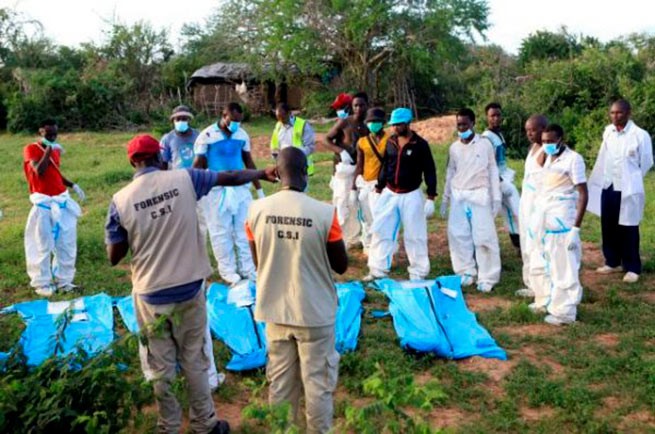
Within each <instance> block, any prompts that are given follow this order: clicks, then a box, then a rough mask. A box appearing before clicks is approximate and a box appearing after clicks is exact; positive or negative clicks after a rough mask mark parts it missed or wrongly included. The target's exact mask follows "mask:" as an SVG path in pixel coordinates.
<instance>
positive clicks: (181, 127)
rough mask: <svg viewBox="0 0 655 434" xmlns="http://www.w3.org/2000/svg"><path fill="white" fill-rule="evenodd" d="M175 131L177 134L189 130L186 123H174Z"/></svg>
mask: <svg viewBox="0 0 655 434" xmlns="http://www.w3.org/2000/svg"><path fill="white" fill-rule="evenodd" d="M174 124H175V131H177V132H178V133H186V131H187V130H188V129H189V122H187V121H175V122H174Z"/></svg>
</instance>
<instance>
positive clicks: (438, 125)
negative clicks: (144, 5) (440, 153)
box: [412, 115, 456, 144]
mask: <svg viewBox="0 0 655 434" xmlns="http://www.w3.org/2000/svg"><path fill="white" fill-rule="evenodd" d="M412 129H413V130H414V131H416V132H417V133H418V135H419V136H421V137H423V138H424V139H425V140H427V141H428V143H435V144H443V143H445V144H450V143H452V142H453V141H454V140H455V130H456V126H455V115H448V116H437V117H433V118H428V119H425V120H422V121H418V122H413V123H412Z"/></svg>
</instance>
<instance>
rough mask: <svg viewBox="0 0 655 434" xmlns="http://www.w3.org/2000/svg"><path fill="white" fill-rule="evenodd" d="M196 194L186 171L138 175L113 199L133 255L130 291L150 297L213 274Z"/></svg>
mask: <svg viewBox="0 0 655 434" xmlns="http://www.w3.org/2000/svg"><path fill="white" fill-rule="evenodd" d="M196 202H197V199H196V192H195V190H194V188H193V184H192V182H191V177H190V176H189V173H188V172H187V171H186V170H184V169H181V170H171V171H155V172H150V173H145V174H143V175H141V176H138V177H137V178H136V179H134V180H133V181H132V182H131V183H130V184H128V185H127V186H126V187H124V188H123V189H122V190H120V191H119V192H118V193H116V194H115V195H114V204H115V205H116V209H117V210H118V215H119V217H120V221H121V226H123V227H124V228H125V230H126V231H127V237H128V242H129V245H130V250H131V251H132V262H131V267H132V289H133V291H134V293H137V294H148V293H152V292H155V291H158V290H160V289H166V288H170V287H173V286H177V285H183V284H186V283H190V282H194V281H196V280H200V279H204V278H206V277H208V276H209V275H210V274H211V268H210V266H209V260H208V259H207V251H206V247H205V243H204V242H203V239H202V236H201V234H200V228H199V226H198V216H197V215H196Z"/></svg>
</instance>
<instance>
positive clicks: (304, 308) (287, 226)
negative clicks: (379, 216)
mask: <svg viewBox="0 0 655 434" xmlns="http://www.w3.org/2000/svg"><path fill="white" fill-rule="evenodd" d="M333 218H334V207H333V206H332V205H328V204H326V203H323V202H320V201H318V200H316V199H312V198H311V197H309V196H307V195H306V194H304V193H299V192H296V191H291V190H283V191H280V192H279V193H276V194H273V195H271V196H269V197H267V198H265V199H260V200H257V201H255V202H253V203H252V205H251V206H250V211H249V213H248V224H249V226H250V230H251V231H252V233H253V235H254V238H255V246H256V249H257V259H258V262H259V264H258V268H257V305H256V308H255V318H256V319H257V320H258V321H265V322H272V323H276V324H283V325H290V326H299V327H323V326H329V325H332V324H334V321H335V316H336V311H337V293H336V289H335V286H334V281H333V280H332V272H331V268H330V261H329V260H328V256H327V247H326V246H327V240H328V235H329V232H330V227H331V226H332V220H333Z"/></svg>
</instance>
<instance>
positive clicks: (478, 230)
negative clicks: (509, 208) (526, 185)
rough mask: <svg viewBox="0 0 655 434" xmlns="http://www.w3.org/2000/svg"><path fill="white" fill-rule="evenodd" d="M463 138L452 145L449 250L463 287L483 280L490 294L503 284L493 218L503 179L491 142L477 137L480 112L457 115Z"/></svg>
mask: <svg viewBox="0 0 655 434" xmlns="http://www.w3.org/2000/svg"><path fill="white" fill-rule="evenodd" d="M456 119H457V134H458V136H459V139H458V140H457V141H456V142H454V143H453V144H452V145H450V149H449V151H448V167H447V171H446V186H445V188H444V193H443V200H442V202H441V216H442V217H446V213H447V211H448V204H449V203H450V214H449V216H448V247H449V248H450V260H451V262H452V264H453V270H454V271H455V273H456V274H458V275H459V276H460V277H461V279H462V286H468V285H472V284H473V283H475V280H476V279H477V281H478V290H479V291H482V292H489V291H491V290H492V289H493V286H494V285H495V284H496V283H498V281H499V280H500V248H499V246H498V235H497V234H496V225H495V224H494V217H495V216H496V214H497V213H498V211H499V210H500V206H501V192H500V177H499V176H498V166H497V165H496V158H495V153H494V148H493V145H492V144H491V142H490V141H489V140H488V139H487V138H485V137H482V136H480V135H479V134H476V133H475V131H474V130H473V127H474V126H475V113H473V110H471V109H468V108H464V109H461V110H460V111H459V112H458V113H457V117H456Z"/></svg>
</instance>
